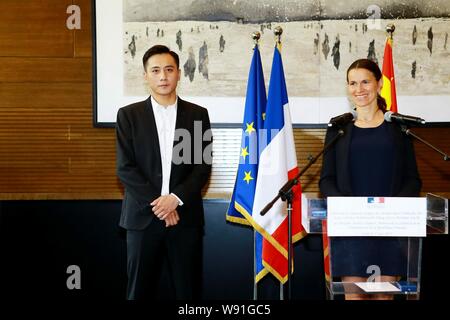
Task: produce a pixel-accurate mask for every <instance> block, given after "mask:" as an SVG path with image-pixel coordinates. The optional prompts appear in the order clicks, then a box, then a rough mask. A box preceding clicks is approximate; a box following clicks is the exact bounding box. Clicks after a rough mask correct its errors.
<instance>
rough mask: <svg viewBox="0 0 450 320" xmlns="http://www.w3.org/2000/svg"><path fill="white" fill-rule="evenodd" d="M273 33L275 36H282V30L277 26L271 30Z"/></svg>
mask: <svg viewBox="0 0 450 320" xmlns="http://www.w3.org/2000/svg"><path fill="white" fill-rule="evenodd" d="M273 33H274V34H275V35H276V36H277V37H280V36H281V35H282V34H283V28H282V27H280V26H278V27H275V29H273Z"/></svg>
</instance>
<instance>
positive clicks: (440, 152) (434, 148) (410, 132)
mask: <svg viewBox="0 0 450 320" xmlns="http://www.w3.org/2000/svg"><path fill="white" fill-rule="evenodd" d="M400 127H401V129H402V132H404V133H405V134H406V135H407V136H411V137H414V138H416V139H417V140H419V141H420V142H422V143H424V144H425V145H427V146H428V147H430V148H431V149H433V150H434V151H436V152H438V153H439V154H441V155H442V156H444V161H448V159H449V156H448V155H447V154H446V153H444V152H442V151H441V150H439V149H438V148H436V147H435V146H433V145H432V144H431V143H429V142H428V141H426V140H424V139H422V138H421V137H419V136H418V135H416V134H415V133H414V132H412V131H411V129H409V128H408V127H407V126H406V125H404V124H403V125H401V126H400Z"/></svg>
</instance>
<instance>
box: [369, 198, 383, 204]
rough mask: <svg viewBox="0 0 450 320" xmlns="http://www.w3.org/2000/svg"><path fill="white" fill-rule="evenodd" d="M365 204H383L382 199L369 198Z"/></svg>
mask: <svg viewBox="0 0 450 320" xmlns="http://www.w3.org/2000/svg"><path fill="white" fill-rule="evenodd" d="M367 203H384V197H369V198H367Z"/></svg>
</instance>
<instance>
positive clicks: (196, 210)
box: [116, 97, 212, 230]
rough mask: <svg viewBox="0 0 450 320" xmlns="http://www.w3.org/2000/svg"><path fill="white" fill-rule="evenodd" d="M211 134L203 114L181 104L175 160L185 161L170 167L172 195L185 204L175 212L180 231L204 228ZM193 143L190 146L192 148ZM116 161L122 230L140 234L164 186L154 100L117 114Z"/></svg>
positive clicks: (185, 104)
mask: <svg viewBox="0 0 450 320" xmlns="http://www.w3.org/2000/svg"><path fill="white" fill-rule="evenodd" d="M210 128H211V125H210V121H209V116H208V111H207V110H206V109H205V108H202V107H200V106H198V105H195V104H192V103H189V102H187V101H184V100H182V99H180V98H178V106H177V115H176V124H175V139H174V140H175V141H174V147H175V148H174V156H173V159H175V153H176V154H177V155H176V156H177V157H179V156H181V158H182V159H183V161H182V162H181V163H178V164H174V162H173V161H172V169H171V175H170V183H169V191H170V192H171V193H172V192H173V193H174V194H176V195H177V196H178V197H179V198H180V199H181V201H183V203H184V204H183V205H182V206H179V207H178V208H177V211H178V214H179V216H180V221H179V224H180V225H190V226H201V225H203V223H204V213H203V202H202V195H201V190H202V187H203V186H204V185H205V184H206V182H207V180H208V177H209V174H210V172H211V158H209V159H206V158H207V157H204V156H203V155H204V154H205V155H209V157H211V149H212V145H211V142H212V134H211V131H210ZM180 129H185V130H180ZM194 131H195V132H194ZM177 133H181V138H180V137H178V138H177ZM186 135H188V136H190V137H186ZM203 136H205V138H206V139H202V137H203ZM189 139H190V140H191V142H192V143H188V141H187V140H189ZM203 140H205V141H203ZM178 142H185V143H188V144H187V145H184V144H183V145H180V144H178ZM182 146H185V148H182ZM116 156H117V158H116V164H117V176H118V177H119V179H120V181H121V182H122V184H123V185H124V186H125V195H124V199H123V202H122V214H121V217H120V222H119V225H120V226H121V227H123V228H125V229H128V230H142V229H144V228H145V227H147V226H148V225H149V224H150V222H151V221H152V219H154V217H155V216H154V214H153V212H152V211H151V206H150V203H151V202H152V201H153V200H155V199H156V198H158V197H159V196H160V195H161V186H162V166H161V153H160V148H159V139H158V132H157V127H156V122H155V117H154V114H153V108H152V104H151V99H150V97H149V98H148V99H147V100H145V101H141V102H137V103H134V104H131V105H128V106H125V107H123V108H120V109H119V111H118V113H117V122H116Z"/></svg>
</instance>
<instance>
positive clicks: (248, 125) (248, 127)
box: [245, 122, 256, 134]
mask: <svg viewBox="0 0 450 320" xmlns="http://www.w3.org/2000/svg"><path fill="white" fill-rule="evenodd" d="M253 131H256V130H255V128H253V122H252V123H250V124H248V123H247V129H246V130H245V132H248V134H251V133H252V132H253Z"/></svg>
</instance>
